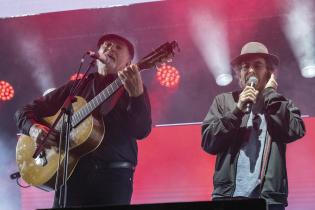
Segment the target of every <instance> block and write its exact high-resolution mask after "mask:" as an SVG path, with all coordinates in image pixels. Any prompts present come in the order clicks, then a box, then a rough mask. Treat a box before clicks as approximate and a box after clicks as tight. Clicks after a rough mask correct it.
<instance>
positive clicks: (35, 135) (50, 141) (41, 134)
mask: <svg viewBox="0 0 315 210" xmlns="http://www.w3.org/2000/svg"><path fill="white" fill-rule="evenodd" d="M48 132H49V128H48V127H47V126H45V125H42V124H33V125H32V127H31V128H30V131H29V135H30V137H32V139H33V140H35V141H36V144H37V145H38V144H42V142H43V140H44V139H45V136H46V135H47V133H48ZM57 139H59V133H58V132H55V131H52V132H51V133H50V135H49V136H48V138H47V139H46V143H45V144H44V145H43V146H44V147H45V148H47V149H49V148H51V147H52V146H56V147H57V146H58V143H57Z"/></svg>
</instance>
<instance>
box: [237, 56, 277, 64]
mask: <svg viewBox="0 0 315 210" xmlns="http://www.w3.org/2000/svg"><path fill="white" fill-rule="evenodd" d="M253 56H261V57H263V58H265V59H268V60H270V61H271V62H272V63H273V64H275V65H276V66H277V65H279V63H280V60H279V58H278V56H276V55H273V54H266V53H246V54H244V55H240V56H237V57H236V58H234V59H233V60H232V61H231V65H232V66H236V65H239V64H240V63H241V62H242V61H244V60H247V59H249V58H252V57H253Z"/></svg>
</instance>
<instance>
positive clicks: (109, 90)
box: [72, 78, 123, 127]
mask: <svg viewBox="0 0 315 210" xmlns="http://www.w3.org/2000/svg"><path fill="white" fill-rule="evenodd" d="M122 85H123V84H122V81H121V80H120V79H119V78H117V79H115V80H114V81H113V82H112V83H111V84H110V85H108V86H107V87H106V88H105V89H104V90H102V91H101V92H100V93H99V94H97V95H96V96H95V97H94V98H93V99H92V100H91V101H89V102H88V103H87V104H86V105H85V106H84V107H82V108H81V109H80V110H79V111H77V112H75V113H74V114H73V117H72V126H73V127H75V126H77V125H78V124H80V122H82V120H84V119H85V118H86V117H88V116H89V115H90V114H91V113H92V112H93V111H94V110H95V109H96V108H97V107H99V106H100V105H101V104H102V103H103V102H104V101H106V100H107V99H108V98H109V97H110V96H111V95H113V93H115V92H116V91H117V90H118V89H119V88H120V87H121V86H122Z"/></svg>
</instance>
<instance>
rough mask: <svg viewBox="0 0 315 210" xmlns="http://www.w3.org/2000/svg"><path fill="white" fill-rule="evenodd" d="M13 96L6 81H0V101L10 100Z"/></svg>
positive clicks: (11, 89) (10, 87)
mask: <svg viewBox="0 0 315 210" xmlns="http://www.w3.org/2000/svg"><path fill="white" fill-rule="evenodd" d="M13 96H14V89H13V87H12V86H11V85H10V84H9V83H8V82H6V81H0V101H8V100H11V99H12V98H13Z"/></svg>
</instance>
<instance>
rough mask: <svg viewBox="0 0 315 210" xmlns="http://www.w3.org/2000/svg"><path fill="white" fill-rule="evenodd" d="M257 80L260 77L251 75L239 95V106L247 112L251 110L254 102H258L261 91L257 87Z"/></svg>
mask: <svg viewBox="0 0 315 210" xmlns="http://www.w3.org/2000/svg"><path fill="white" fill-rule="evenodd" d="M257 82H258V79H257V78H256V77H255V76H251V77H250V78H249V79H248V81H247V82H246V87H245V88H244V90H243V91H242V92H241V94H240V96H239V99H238V102H237V107H238V108H239V109H240V110H242V111H243V112H245V113H246V114H248V113H250V112H251V110H252V106H253V103H256V98H257V95H258V93H259V91H257V90H256V89H255V86H256V85H257Z"/></svg>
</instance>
